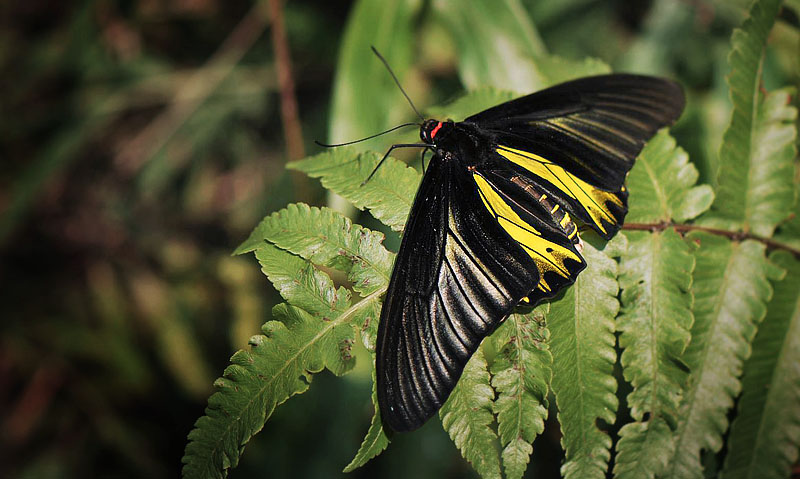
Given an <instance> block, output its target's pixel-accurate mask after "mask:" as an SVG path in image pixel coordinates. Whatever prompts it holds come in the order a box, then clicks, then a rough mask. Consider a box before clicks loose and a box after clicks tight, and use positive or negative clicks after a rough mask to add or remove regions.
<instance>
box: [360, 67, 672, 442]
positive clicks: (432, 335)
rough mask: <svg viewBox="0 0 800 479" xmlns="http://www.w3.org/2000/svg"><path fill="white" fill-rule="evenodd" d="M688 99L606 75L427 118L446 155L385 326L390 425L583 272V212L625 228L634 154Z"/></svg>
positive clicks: (433, 174) (382, 398)
mask: <svg viewBox="0 0 800 479" xmlns="http://www.w3.org/2000/svg"><path fill="white" fill-rule="evenodd" d="M376 53H377V52H376ZM379 56H380V55H379ZM387 66H388V65H387ZM412 106H413V105H412ZM683 106H684V95H683V92H682V90H681V88H680V86H678V85H677V84H676V83H674V82H671V81H668V80H663V79H660V78H654V77H649V76H640V75H604V76H595V77H589V78H582V79H579V80H574V81H570V82H567V83H563V84H560V85H557V86H554V87H551V88H548V89H546V90H543V91H540V92H537V93H534V94H532V95H528V96H525V97H522V98H518V99H516V100H512V101H509V102H507V103H503V104H501V105H498V106H495V107H493V108H490V109H488V110H485V111H483V112H480V113H478V114H476V115H473V116H471V117H469V118H467V119H466V120H464V121H462V122H454V121H452V120H447V121H444V122H442V121H437V120H426V121H424V123H423V124H422V126H421V128H420V138H421V139H422V141H423V142H424V143H422V144H418V145H416V146H422V147H424V148H426V149H427V150H431V151H432V152H433V157H432V159H431V161H430V165H429V166H428V168H427V171H426V173H425V175H424V176H423V178H422V184H421V185H420V187H419V190H418V191H417V196H416V198H415V199H414V204H413V206H412V207H411V212H410V214H409V216H408V221H407V223H406V226H405V231H404V234H403V240H402V244H401V246H400V251H399V253H398V254H397V259H396V261H395V264H394V271H393V272H392V277H391V280H390V282H389V289H388V291H387V292H386V299H385V301H384V304H383V309H382V311H381V318H380V324H379V326H378V342H377V364H376V367H377V382H378V384H377V386H378V403H379V406H380V411H381V415H382V418H383V421H384V424H385V425H386V426H388V427H389V428H391V429H392V430H395V431H411V430H414V429H416V428H418V427H420V426H421V425H422V424H423V423H425V421H426V420H428V419H429V418H430V417H431V416H433V415H434V414H435V413H436V411H437V410H438V409H439V408H440V407H441V406H442V404H443V403H444V402H445V401H446V400H447V397H448V396H449V395H450V393H451V391H452V390H453V388H454V387H455V385H456V383H457V382H458V379H459V377H460V376H461V373H462V371H463V369H464V366H465V365H466V363H467V361H468V360H469V358H470V356H472V354H473V353H474V352H475V350H476V349H477V348H478V346H479V345H480V343H481V341H482V340H483V338H485V337H486V336H487V335H489V334H490V333H491V332H492V331H494V330H495V329H496V328H497V326H499V325H500V323H502V321H503V320H504V319H505V318H506V317H507V316H508V315H509V314H510V313H511V312H512V310H513V309H514V307H515V306H517V305H518V304H519V303H520V302H521V301H525V302H527V303H528V304H529V305H535V304H536V303H538V302H539V301H541V300H542V299H545V298H550V297H552V296H553V295H555V294H556V293H557V292H558V291H560V290H561V289H563V288H565V287H566V286H569V285H570V284H572V283H573V282H574V281H575V278H576V277H577V275H578V273H580V272H581V271H582V270H583V269H584V268H585V267H586V262H585V260H584V259H583V257H582V256H581V246H582V244H581V240H580V238H579V236H578V228H577V226H576V224H575V220H576V219H577V220H579V221H580V222H582V223H584V224H587V225H588V226H590V227H591V228H593V229H594V230H595V231H596V232H597V233H598V234H599V235H600V236H602V237H603V238H606V239H608V238H611V237H612V236H613V235H614V234H615V233H616V232H617V231H618V230H619V228H620V227H621V225H622V221H623V218H624V217H625V213H626V212H627V196H628V193H627V190H626V189H625V186H624V182H625V177H626V175H627V174H628V171H630V169H631V167H632V166H633V161H634V159H635V158H636V156H637V155H638V153H639V151H641V149H642V147H643V146H644V144H645V142H646V141H647V140H648V139H649V138H650V137H652V136H653V134H654V133H655V132H656V131H657V130H658V129H659V128H661V127H664V126H667V125H670V124H672V123H673V122H674V121H675V120H676V119H677V118H678V117H679V116H680V113H681V111H682V110H683ZM397 146H413V145H395V147H397ZM390 151H391V150H390ZM387 154H388V153H387Z"/></svg>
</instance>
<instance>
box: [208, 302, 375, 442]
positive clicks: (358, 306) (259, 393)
mask: <svg viewBox="0 0 800 479" xmlns="http://www.w3.org/2000/svg"><path fill="white" fill-rule="evenodd" d="M385 292H386V289H385V288H381V289H379V290H378V291H375V292H374V293H372V294H370V295H369V296H367V297H365V298H364V299H362V300H361V301H359V302H357V303H356V304H354V305H353V306H351V307H350V308H348V309H347V310H345V311H344V312H343V313H342V314H341V316H339V317H338V318H336V319H334V320H332V321H330V322H328V323H327V325H326V326H325V327H324V328H322V329H321V330H320V331H319V333H317V334H316V336H314V337H313V338H312V339H311V340H310V341H308V342H307V343H306V344H305V345H304V346H303V347H301V348H299V349H298V350H297V351H296V352H295V354H293V355H292V356H291V357H290V358H289V359H288V360H287V361H285V362H284V363H283V366H282V367H281V368H280V369H279V370H278V371H277V372H276V373H275V374H273V375H272V376H271V377H270V378H269V380H268V381H264V386H263V387H261V388H260V389H258V391H257V393H256V394H253V397H252V398H250V400H249V401H247V403H246V404H245V405H244V407H242V408H241V410H240V411H241V412H240V413H239V414H238V415H236V416H228V417H232V418H233V419H232V420H230V421H229V422H228V427H226V428H225V430H224V432H223V433H222V434H220V435H219V440H217V441H216V444H217V445H219V444H222V443H223V442H224V438H226V437H228V436H229V434H230V431H231V428H233V426H234V425H236V424H238V423H239V422H240V421H241V419H242V416H244V412H245V411H247V410H249V409H250V407H252V405H253V404H254V402H255V399H256V398H257V397H261V396H262V395H263V394H264V391H265V390H266V389H267V388H268V386H269V385H271V384H272V383H273V381H275V379H276V378H278V377H280V374H281V373H283V371H285V370H286V368H287V367H289V366H288V365H289V364H291V363H293V362H294V361H296V360H297V358H298V357H299V356H300V355H301V354H302V353H304V352H305V351H306V350H307V349H308V348H309V347H311V346H312V345H314V344H316V342H317V341H319V339H320V338H321V337H323V336H325V335H326V334H327V333H328V332H329V331H330V330H331V329H332V328H334V327H336V326H338V325H340V324H341V323H343V322H344V320H345V319H347V318H348V317H350V316H352V315H353V314H355V313H356V312H357V311H358V310H359V309H361V308H362V307H364V306H365V305H368V304H369V303H370V302H371V301H372V300H373V299H375V298H377V297H378V296H380V295H381V294H383V293H385ZM265 421H266V419H265ZM221 449H222V448H221V447H219V446H216V447H214V448H212V449H211V451H210V454H209V457H210V458H213V457H214V455H215V454H216V453H217V452H218V451H220V450H221Z"/></svg>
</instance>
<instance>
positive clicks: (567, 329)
mask: <svg viewBox="0 0 800 479" xmlns="http://www.w3.org/2000/svg"><path fill="white" fill-rule="evenodd" d="M583 254H584V257H585V258H586V262H587V263H588V266H587V268H586V270H585V271H584V272H583V273H581V275H580V276H578V279H577V281H576V282H575V284H574V285H573V286H572V287H571V288H568V289H567V290H566V291H565V292H564V296H563V297H562V298H561V299H559V300H557V301H554V302H553V303H552V304H551V305H550V315H549V316H548V318H547V325H548V328H549V329H550V333H551V338H550V351H551V352H552V354H553V381H552V383H551V387H552V388H553V392H554V393H555V396H556V403H557V405H558V418H559V422H560V423H561V431H562V432H563V438H562V440H561V442H562V444H563V446H564V449H565V450H566V462H565V463H564V465H563V466H562V474H563V475H564V476H565V477H566V478H567V479H571V478H576V479H591V478H595V477H598V478H604V477H605V474H606V469H607V468H608V460H609V457H610V452H609V449H610V448H611V438H610V437H609V436H608V434H607V433H606V432H604V431H602V430H600V429H599V428H598V426H597V422H598V419H600V420H602V421H605V422H606V423H609V424H612V423H613V422H614V420H615V412H616V410H617V406H618V404H617V397H616V395H615V392H616V389H617V382H616V380H615V379H614V375H613V369H614V363H615V362H616V352H615V351H614V342H615V340H614V317H615V316H616V315H617V311H618V310H619V303H618V302H617V291H618V285H617V281H616V273H617V263H616V262H614V261H613V260H612V259H611V258H609V257H608V256H606V255H605V254H604V253H602V252H600V251H598V250H596V249H595V248H594V247H592V246H591V245H589V244H586V245H585V246H584V250H583Z"/></svg>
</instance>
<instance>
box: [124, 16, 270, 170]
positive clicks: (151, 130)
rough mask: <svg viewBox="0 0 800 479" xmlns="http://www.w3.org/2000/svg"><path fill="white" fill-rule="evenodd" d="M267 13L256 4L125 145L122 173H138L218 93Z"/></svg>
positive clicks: (253, 40) (260, 29)
mask: <svg viewBox="0 0 800 479" xmlns="http://www.w3.org/2000/svg"><path fill="white" fill-rule="evenodd" d="M264 10H265V9H264V5H263V2H261V1H256V2H255V4H254V5H253V7H252V8H251V9H250V11H249V12H248V13H247V14H246V15H245V16H244V17H243V18H242V20H241V21H240V22H239V24H238V25H236V27H235V28H234V29H233V31H231V33H230V35H228V38H226V39H225V41H224V42H223V43H222V45H220V47H219V48H218V49H217V51H216V52H215V53H214V55H213V56H212V57H211V58H210V59H209V60H208V61H207V62H206V64H205V65H203V67H201V68H200V69H198V70H197V71H196V72H195V73H194V74H193V75H192V76H191V77H190V78H189V79H188V80H186V83H185V84H184V85H182V86H181V87H180V88H178V89H177V93H176V95H175V97H173V99H172V101H171V103H170V105H169V107H167V109H166V110H165V111H164V112H163V113H161V114H160V115H159V116H157V117H156V118H155V119H154V120H153V121H151V122H150V123H149V124H148V125H147V126H146V127H145V128H144V129H143V130H142V131H141V132H139V134H138V135H136V136H135V137H134V138H133V139H131V140H130V141H128V142H127V143H125V144H124V145H122V147H121V148H120V150H119V152H118V153H117V155H116V157H115V159H114V163H115V164H116V166H117V167H118V168H120V170H122V171H123V172H124V173H125V174H128V175H133V174H134V173H135V172H136V171H138V170H139V168H141V167H142V166H143V165H144V164H145V163H146V162H147V161H148V160H149V159H150V158H152V157H153V156H154V155H155V154H156V153H158V151H159V150H161V148H163V147H164V145H166V143H167V142H168V141H169V140H170V138H172V136H173V135H174V134H175V132H176V131H178V129H179V128H180V126H181V125H183V124H184V123H185V122H186V120H188V119H189V118H190V117H191V116H192V114H194V112H195V111H197V109H198V108H199V107H200V105H202V104H203V102H204V101H205V100H206V98H208V96H210V95H211V94H212V93H213V92H214V90H216V88H217V87H218V86H219V84H220V83H221V82H222V81H223V80H224V79H225V78H226V77H227V76H228V74H229V73H230V72H231V71H232V70H233V69H234V67H235V66H236V65H237V64H238V63H239V61H240V60H241V59H242V57H243V56H244V54H245V53H246V52H247V51H248V50H249V49H250V47H251V46H252V45H253V44H254V43H255V41H256V40H257V39H258V38H259V37H260V36H261V33H262V32H263V31H264V29H265V28H266V26H267V23H268V21H269V16H268V15H267V12H266V11H264Z"/></svg>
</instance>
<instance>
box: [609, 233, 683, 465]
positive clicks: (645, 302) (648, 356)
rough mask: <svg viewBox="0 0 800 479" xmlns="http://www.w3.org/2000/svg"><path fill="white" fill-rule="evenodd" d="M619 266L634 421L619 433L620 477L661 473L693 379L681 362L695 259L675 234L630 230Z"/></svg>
mask: <svg viewBox="0 0 800 479" xmlns="http://www.w3.org/2000/svg"><path fill="white" fill-rule="evenodd" d="M625 235H626V236H627V237H628V248H627V250H626V253H625V254H624V255H623V256H622V261H621V263H620V279H619V282H620V287H621V288H622V312H621V314H620V316H619V318H618V320H617V330H618V331H620V332H621V334H620V338H619V345H620V347H621V348H622V349H623V353H622V358H621V361H622V367H623V374H624V376H625V379H626V380H627V381H629V382H630V383H631V385H632V386H633V391H632V392H631V393H630V394H629V395H628V406H629V407H630V410H631V412H630V414H631V417H632V418H633V419H634V421H635V422H632V423H629V424H626V425H624V426H623V427H622V429H621V430H620V441H619V443H618V444H617V458H616V464H615V466H614V474H615V477H618V478H620V479H623V478H646V477H655V476H657V475H658V474H660V473H661V472H662V471H663V469H664V468H665V467H666V465H667V461H668V460H669V458H670V456H671V454H672V451H673V450H674V443H673V436H672V433H673V429H674V428H675V427H676V426H677V423H678V420H679V417H678V415H679V411H678V408H679V405H680V401H681V397H682V394H683V389H684V386H685V384H686V380H687V378H688V372H689V371H688V368H687V367H686V366H685V365H684V364H683V361H682V359H681V358H682V356H683V353H684V350H685V349H686V346H687V345H688V344H689V338H690V336H689V330H690V328H691V326H692V321H693V317H692V312H691V306H692V295H691V293H690V292H689V287H690V285H691V282H692V270H693V269H694V257H693V256H692V254H691V248H690V247H689V244H687V243H686V241H684V239H683V238H681V237H680V235H678V234H677V233H676V232H675V231H674V230H671V229H668V230H666V231H664V232H655V233H645V232H638V231H631V232H626V234H625Z"/></svg>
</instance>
